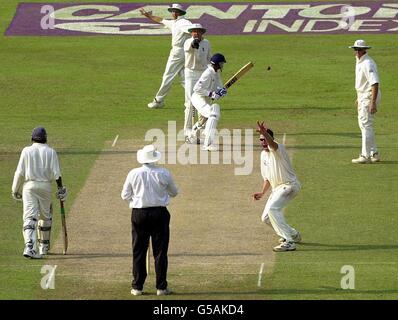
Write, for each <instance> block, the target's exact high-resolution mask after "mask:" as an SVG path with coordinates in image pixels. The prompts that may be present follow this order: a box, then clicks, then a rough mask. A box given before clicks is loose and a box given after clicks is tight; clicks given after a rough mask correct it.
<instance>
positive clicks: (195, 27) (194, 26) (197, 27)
mask: <svg viewBox="0 0 398 320" xmlns="http://www.w3.org/2000/svg"><path fill="white" fill-rule="evenodd" d="M193 30H202V32H203V33H205V32H206V28H203V27H202V25H201V24H200V23H192V25H191V26H190V27H189V28H188V32H192V31H193Z"/></svg>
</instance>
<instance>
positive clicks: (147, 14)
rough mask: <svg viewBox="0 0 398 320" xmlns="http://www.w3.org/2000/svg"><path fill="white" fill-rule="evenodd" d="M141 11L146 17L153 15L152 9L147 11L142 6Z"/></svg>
mask: <svg viewBox="0 0 398 320" xmlns="http://www.w3.org/2000/svg"><path fill="white" fill-rule="evenodd" d="M140 13H141V14H142V15H143V16H145V17H148V16H151V15H152V11H145V9H144V8H141V9H140Z"/></svg>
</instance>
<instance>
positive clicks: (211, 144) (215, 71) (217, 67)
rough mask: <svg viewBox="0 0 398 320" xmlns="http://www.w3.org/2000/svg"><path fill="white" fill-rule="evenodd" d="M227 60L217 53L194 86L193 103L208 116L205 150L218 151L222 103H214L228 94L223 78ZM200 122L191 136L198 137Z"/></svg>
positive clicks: (202, 113) (200, 112) (194, 127)
mask: <svg viewBox="0 0 398 320" xmlns="http://www.w3.org/2000/svg"><path fill="white" fill-rule="evenodd" d="M226 62H227V61H226V60H225V57H224V56H223V55H222V54H221V53H216V54H215V55H213V56H212V57H211V59H210V64H209V65H208V67H207V69H206V70H205V71H204V72H203V74H202V75H201V76H200V78H199V80H198V82H197V83H196V84H195V86H194V88H193V94H192V98H191V102H192V105H193V106H194V107H195V108H196V110H198V112H199V114H201V115H202V116H203V117H205V118H208V120H207V122H206V127H205V130H204V134H205V141H204V143H203V150H207V151H217V150H218V146H217V144H216V140H215V134H216V129H217V123H218V121H219V119H220V115H221V114H220V105H218V104H216V103H213V101H214V100H218V99H220V98H222V97H224V96H225V95H226V94H227V89H225V88H224V87H223V83H222V80H221V76H220V74H221V70H222V68H223V66H224V63H226ZM199 127H200V126H199V123H198V122H197V123H195V125H194V126H193V130H192V134H191V137H194V138H196V132H197V130H198V128H199Z"/></svg>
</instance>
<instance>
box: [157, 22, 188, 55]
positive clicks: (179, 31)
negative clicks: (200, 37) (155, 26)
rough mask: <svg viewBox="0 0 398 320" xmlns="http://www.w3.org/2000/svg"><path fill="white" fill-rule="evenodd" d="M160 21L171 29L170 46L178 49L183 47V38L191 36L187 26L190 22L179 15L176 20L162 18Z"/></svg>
mask: <svg viewBox="0 0 398 320" xmlns="http://www.w3.org/2000/svg"><path fill="white" fill-rule="evenodd" d="M161 23H162V24H164V25H165V27H166V28H168V29H170V31H171V46H172V47H177V48H180V49H181V48H183V47H184V42H185V40H187V39H188V38H189V37H191V34H190V33H189V32H188V28H189V27H190V26H191V25H192V23H191V22H190V21H189V20H187V19H185V18H183V17H181V16H179V17H178V18H177V19H176V20H167V19H163V20H162V21H161Z"/></svg>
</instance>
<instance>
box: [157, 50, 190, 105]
mask: <svg viewBox="0 0 398 320" xmlns="http://www.w3.org/2000/svg"><path fill="white" fill-rule="evenodd" d="M184 64H185V55H184V49H182V48H178V49H177V48H173V49H171V51H170V55H169V58H168V60H167V64H166V69H165V70H164V73H163V78H162V83H161V85H160V88H159V91H158V92H157V93H156V96H155V98H156V100H157V101H159V102H160V101H163V100H164V98H165V97H166V95H167V94H168V93H169V91H170V89H171V85H172V84H173V81H174V79H175V77H176V76H177V75H179V76H180V77H181V85H182V86H183V87H184Z"/></svg>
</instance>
